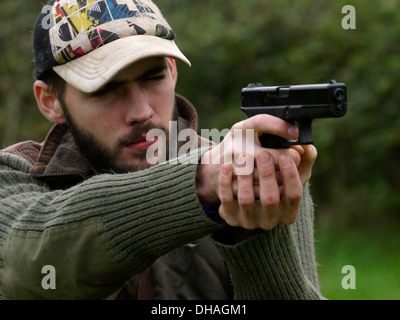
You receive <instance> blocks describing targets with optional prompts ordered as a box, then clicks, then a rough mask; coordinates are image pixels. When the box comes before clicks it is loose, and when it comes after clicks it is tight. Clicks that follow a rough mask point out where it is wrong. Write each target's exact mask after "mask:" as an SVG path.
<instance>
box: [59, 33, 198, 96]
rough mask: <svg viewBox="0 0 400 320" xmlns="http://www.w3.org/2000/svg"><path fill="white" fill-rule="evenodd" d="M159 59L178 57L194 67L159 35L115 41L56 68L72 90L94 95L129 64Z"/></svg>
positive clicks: (176, 48)
mask: <svg viewBox="0 0 400 320" xmlns="http://www.w3.org/2000/svg"><path fill="white" fill-rule="evenodd" d="M157 56H162V57H170V58H175V59H178V60H180V61H182V62H183V63H184V64H186V65H188V66H190V65H191V64H190V62H189V60H188V59H187V58H186V57H185V56H184V55H183V53H182V52H181V51H180V50H179V48H178V47H177V46H176V44H175V42H174V41H171V40H165V39H163V38H160V37H156V36H149V35H140V36H139V35H135V36H131V37H125V38H121V39H118V40H115V41H113V42H111V43H109V44H106V45H104V46H102V47H99V48H97V49H95V50H93V51H92V52H90V53H88V54H86V55H84V56H82V57H79V58H77V59H75V60H72V61H70V62H68V63H66V64H63V65H60V66H56V67H54V68H53V69H54V71H55V72H56V73H57V74H58V75H59V76H60V77H61V78H63V79H64V80H65V81H66V82H67V83H69V84H70V85H72V86H73V87H75V88H77V89H79V90H80V91H82V92H86V93H91V92H94V91H96V90H98V89H100V88H101V87H102V86H104V85H105V84H107V83H108V82H109V81H110V80H111V79H112V78H113V77H114V76H115V75H116V74H117V73H118V72H119V71H121V70H122V69H124V68H125V67H127V66H128V65H130V64H132V63H134V62H136V61H139V60H141V59H144V58H149V57H157Z"/></svg>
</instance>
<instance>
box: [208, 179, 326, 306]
mask: <svg viewBox="0 0 400 320" xmlns="http://www.w3.org/2000/svg"><path fill="white" fill-rule="evenodd" d="M304 193H305V194H304V200H303V202H304V204H303V205H302V211H301V213H300V216H299V219H298V221H297V222H296V223H295V224H293V225H290V226H284V225H281V226H277V227H275V228H274V229H272V230H271V231H260V232H258V233H257V234H255V235H253V236H252V237H250V238H249V239H247V240H245V241H243V242H241V243H239V244H236V245H231V244H226V243H224V239H223V238H221V237H220V235H221V232H220V231H218V232H217V236H216V238H215V239H216V240H217V241H216V245H217V247H218V249H219V250H220V252H221V254H222V256H223V257H224V260H225V262H226V264H227V266H228V269H229V271H230V274H231V277H232V282H233V286H234V288H235V298H236V299H323V297H322V296H321V293H320V292H319V287H318V276H317V270H316V263H315V256H314V239H313V232H312V217H313V209H312V206H311V204H312V203H311V202H310V201H311V198H310V197H309V194H308V186H306V188H305V192H304ZM300 230H301V231H302V232H303V233H302V234H300ZM218 235H219V237H218Z"/></svg>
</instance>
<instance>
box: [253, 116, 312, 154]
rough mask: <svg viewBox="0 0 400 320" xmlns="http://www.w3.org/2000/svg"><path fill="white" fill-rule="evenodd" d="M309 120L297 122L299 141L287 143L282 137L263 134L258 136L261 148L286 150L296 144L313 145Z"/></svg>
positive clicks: (310, 121)
mask: <svg viewBox="0 0 400 320" xmlns="http://www.w3.org/2000/svg"><path fill="white" fill-rule="evenodd" d="M311 123H312V119H311V120H302V121H299V140H298V141H295V142H293V141H289V140H286V139H284V138H282V137H278V136H275V135H272V134H267V133H264V134H262V135H261V136H260V142H261V146H262V147H263V148H270V149H288V148H289V147H290V146H292V145H296V144H313V143H314V138H313V135H312V127H311Z"/></svg>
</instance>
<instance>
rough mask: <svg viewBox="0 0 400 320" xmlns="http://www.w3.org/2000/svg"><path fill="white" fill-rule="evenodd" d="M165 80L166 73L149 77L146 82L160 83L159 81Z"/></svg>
mask: <svg viewBox="0 0 400 320" xmlns="http://www.w3.org/2000/svg"><path fill="white" fill-rule="evenodd" d="M163 79H165V74H164V73H162V74H156V75H152V76H149V77H147V78H146V79H144V80H145V81H159V80H163Z"/></svg>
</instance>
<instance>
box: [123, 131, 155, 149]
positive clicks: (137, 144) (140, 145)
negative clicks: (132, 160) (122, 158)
mask: <svg viewBox="0 0 400 320" xmlns="http://www.w3.org/2000/svg"><path fill="white" fill-rule="evenodd" d="M157 140H158V138H157V137H154V138H152V139H151V140H147V139H146V135H145V134H144V135H142V136H141V137H139V138H137V139H135V140H134V141H131V142H129V143H127V144H126V148H128V149H129V150H133V151H146V150H147V149H148V148H150V146H151V145H153V144H154V143H156V142H157Z"/></svg>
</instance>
